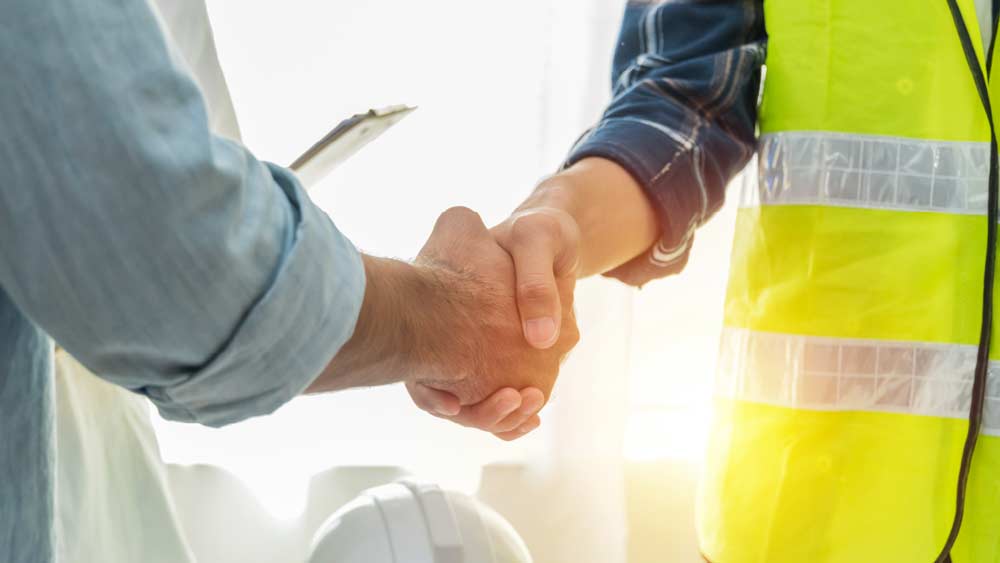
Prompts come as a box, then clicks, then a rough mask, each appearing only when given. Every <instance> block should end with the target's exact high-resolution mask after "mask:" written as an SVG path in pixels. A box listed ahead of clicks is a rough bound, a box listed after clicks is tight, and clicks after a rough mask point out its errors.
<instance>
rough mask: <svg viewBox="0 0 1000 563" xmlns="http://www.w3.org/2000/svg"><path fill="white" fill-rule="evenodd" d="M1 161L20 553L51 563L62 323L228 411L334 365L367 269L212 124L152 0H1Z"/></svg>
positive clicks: (150, 392)
mask: <svg viewBox="0 0 1000 563" xmlns="http://www.w3.org/2000/svg"><path fill="white" fill-rule="evenodd" d="M0 174H2V175H0V561H11V562H15V561H16V562H18V563H36V562H37V563H43V562H44V563H47V562H49V561H52V560H53V558H54V556H53V553H54V542H55V539H54V538H53V537H52V520H53V456H54V455H57V450H56V448H55V447H54V445H53V441H52V436H53V434H52V430H53V420H52V397H51V394H52V385H51V378H52V375H51V370H52V365H51V362H52V360H51V357H52V354H51V350H52V344H51V339H50V337H49V335H51V338H54V339H55V341H57V342H58V343H59V344H60V345H61V346H63V347H64V348H65V349H66V350H67V351H69V352H70V353H71V354H73V355H74V356H75V357H76V358H78V359H79V360H80V361H81V362H82V363H83V364H84V365H86V366H87V367H88V368H90V369H91V370H93V371H94V372H95V373H96V374H98V375H100V376H101V377H104V378H106V379H107V380H109V381H111V382H114V383H116V384H118V385H121V386H124V387H126V388H128V389H131V390H133V391H135V392H137V393H141V394H143V395H145V396H147V397H149V398H150V399H151V400H152V401H153V403H154V404H155V405H156V406H157V408H158V409H159V410H160V413H161V414H162V415H163V416H164V417H167V418H170V419H174V420H181V421H190V422H198V423H202V424H208V425H213V426H216V425H223V424H227V423H231V422H235V421H238V420H242V419H245V418H247V417H251V416H255V415H261V414H266V413H269V412H272V411H273V410H274V409H276V408H277V407H278V406H280V405H282V404H283V403H285V402H286V401H288V400H290V399H291V398H292V397H294V396H296V395H298V394H299V393H301V392H302V391H303V390H304V389H305V388H306V387H307V386H308V385H309V383H310V382H311V381H312V380H313V378H315V377H316V376H317V375H318V374H319V373H320V371H321V370H322V368H323V367H324V366H325V365H326V363H327V362H328V361H329V360H330V359H331V357H332V356H333V355H334V354H335V353H336V352H337V351H338V350H339V348H340V347H341V346H342V345H343V343H344V342H345V341H346V340H347V339H348V338H349V337H350V335H351V333H352V331H353V328H354V323H355V320H356V318H357V314H358V311H359V309H360V306H361V301H362V298H363V295H364V287H365V279H364V269H363V267H362V264H361V260H360V256H359V254H358V252H357V251H356V250H355V249H354V247H353V246H352V245H351V243H350V242H349V241H348V240H347V239H345V238H344V237H343V236H342V235H341V234H340V233H339V232H338V231H337V229H336V228H335V227H334V225H333V224H332V223H331V222H330V220H329V219H328V218H327V216H326V215H325V214H324V213H323V212H322V211H320V210H319V209H317V208H316V207H315V206H314V205H313V204H312V202H311V201H310V200H309V198H308V197H307V196H306V195H305V193H304V192H303V190H302V187H301V186H300V185H299V183H298V181H297V180H296V179H295V177H294V176H293V175H292V174H291V173H289V172H288V171H286V170H284V169H282V168H280V167H277V166H274V165H271V164H266V163H262V162H260V161H258V160H256V159H255V158H254V157H253V156H252V155H251V154H250V153H248V152H247V150H246V149H245V148H243V147H242V146H240V145H239V144H237V143H234V142H232V141H228V140H225V139H223V138H220V137H216V136H213V135H212V134H211V133H210V131H209V124H208V119H207V116H206V111H205V106H204V103H203V100H202V97H201V94H200V93H199V91H198V89H197V87H196V85H195V83H194V82H193V80H192V79H191V77H190V76H189V74H188V73H187V71H186V70H185V68H184V66H183V64H182V63H181V62H180V61H179V60H177V59H175V58H174V57H173V56H172V55H171V52H170V50H169V49H168V47H167V43H166V40H165V38H164V35H163V32H162V31H161V29H160V27H159V26H158V24H157V21H156V19H155V17H154V16H153V13H152V12H151V10H150V8H149V6H148V5H147V3H146V1H145V0H5V1H4V2H2V3H0ZM85 470H86V468H81V471H85ZM135 502H137V503H141V502H142V499H141V498H137V499H135Z"/></svg>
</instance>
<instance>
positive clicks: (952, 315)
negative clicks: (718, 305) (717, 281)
mask: <svg viewBox="0 0 1000 563" xmlns="http://www.w3.org/2000/svg"><path fill="white" fill-rule="evenodd" d="M955 6H956V7H957V8H958V9H959V12H960V19H959V20H958V21H959V22H962V23H964V24H965V26H966V27H967V28H968V38H966V41H964V42H963V41H962V40H961V39H960V36H959V32H958V31H957V29H958V23H957V22H956V20H955V19H954V18H953V13H952V11H951V9H950V7H949V4H948V2H947V1H946V0H920V2H913V1H912V0H876V1H871V0H838V1H833V0H766V1H765V19H766V24H767V29H768V59H767V76H766V82H765V88H764V97H763V102H762V105H761V109H760V125H761V139H760V143H759V150H758V159H759V184H758V185H757V186H756V187H755V188H754V189H753V190H752V191H751V192H750V193H748V194H745V196H744V199H743V200H742V201H741V209H740V211H739V213H738V218H737V227H736V238H735V244H734V251H733V262H732V267H731V278H730V284H729V289H728V294H727V299H726V308H725V311H726V318H725V329H724V333H723V338H722V345H721V357H720V360H719V374H718V390H717V395H718V400H717V408H716V420H715V424H714V430H713V435H712V439H711V442H710V445H709V458H708V464H707V469H706V474H705V476H704V479H703V482H702V486H701V490H700V493H699V508H698V527H699V535H700V541H701V546H702V549H703V551H704V553H705V556H706V557H707V558H708V559H709V560H711V561H712V562H713V563H751V562H752V563H798V562H803V561H809V562H810V563H857V562H866V563H867V562H880V563H911V562H932V561H934V560H935V558H936V557H937V556H938V554H939V552H940V550H941V549H942V547H943V546H944V545H945V540H946V538H947V537H948V534H949V531H950V529H951V526H952V521H953V517H954V514H955V504H956V490H957V488H958V474H959V466H960V462H961V458H962V452H963V447H964V446H965V441H966V434H967V429H968V427H969V425H968V421H967V417H968V415H969V410H970V405H971V404H972V403H973V401H972V395H973V377H974V372H975V368H976V364H977V353H978V344H979V337H980V328H981V322H982V307H983V279H984V277H983V273H984V270H983V265H984V262H985V257H986V247H987V244H986V239H987V236H986V234H987V223H986V214H987V202H988V192H989V182H988V179H989V177H990V160H991V145H990V141H991V129H990V123H989V120H988V119H987V114H986V110H985V108H984V104H983V101H982V100H981V97H980V92H979V91H978V90H977V86H976V82H975V80H974V78H973V77H974V74H973V71H972V70H971V67H970V63H969V57H970V56H971V57H974V59H973V60H974V64H976V65H979V66H981V67H982V69H983V73H984V74H986V68H987V66H988V65H986V63H985V61H986V58H987V57H986V53H987V51H988V48H984V46H983V45H982V44H980V37H981V34H980V32H979V23H978V22H979V18H978V17H977V16H978V15H980V14H984V15H983V18H984V19H985V21H986V22H989V21H990V14H989V11H990V10H978V11H977V6H976V4H974V2H973V0H959V1H958V2H957V4H956V5H955ZM980 7H981V6H980ZM986 7H987V8H989V6H986ZM988 25H990V27H991V28H992V25H991V24H988ZM987 80H989V81H990V82H989V84H988V86H987V90H988V91H989V92H990V94H988V95H989V97H991V98H992V100H993V101H996V100H1000V96H998V95H997V94H1000V83H998V82H997V81H996V80H995V79H992V80H991V79H989V78H988V77H987ZM996 333H997V331H994V342H996V340H997V339H996ZM992 348H993V355H994V356H995V357H1000V356H998V352H1000V349H998V347H997V346H996V345H995V344H994V346H993V347H992ZM995 367H996V366H994V365H993V364H991V369H990V374H989V376H988V378H987V380H986V381H987V385H986V400H985V418H984V423H983V427H982V431H981V435H980V437H979V440H978V447H977V450H976V453H975V457H974V461H973V464H972V471H971V477H970V479H969V482H968V487H967V500H966V502H965V503H964V508H965V518H964V523H963V526H962V528H961V532H960V534H959V536H958V541H957V543H956V545H955V547H954V549H953V550H952V552H951V553H952V557H953V560H954V562H955V563H986V562H995V561H1000V516H997V514H1000V377H996V375H995V371H996V370H995Z"/></svg>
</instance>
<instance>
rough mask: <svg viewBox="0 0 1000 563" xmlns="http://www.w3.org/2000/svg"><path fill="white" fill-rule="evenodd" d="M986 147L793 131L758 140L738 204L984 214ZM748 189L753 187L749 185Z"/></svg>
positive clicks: (769, 135)
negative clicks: (754, 166)
mask: <svg viewBox="0 0 1000 563" xmlns="http://www.w3.org/2000/svg"><path fill="white" fill-rule="evenodd" d="M989 152H990V147H989V143H962V142H946V141H924V140H919V139H905V138H900V137H879V136H874V135H849V134H842V133H827V132H812V131H792V132H782V133H770V134H767V135H763V136H762V137H761V139H760V142H759V146H758V160H757V163H758V172H759V179H758V180H759V181H758V182H757V186H753V185H751V186H748V188H747V189H745V190H744V193H743V195H742V198H741V201H740V205H741V206H742V207H756V206H758V205H829V206H838V207H862V208H869V209H892V210H901V211H934V212H941V213H962V214H981V215H985V214H986V203H987V184H988V178H989V167H990V159H989ZM750 184H752V183H750Z"/></svg>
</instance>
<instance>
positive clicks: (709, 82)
mask: <svg viewBox="0 0 1000 563" xmlns="http://www.w3.org/2000/svg"><path fill="white" fill-rule="evenodd" d="M765 47H766V35H765V31H764V22H763V6H762V0H716V1H711V2H709V1H703V0H678V1H672V2H662V1H654V0H634V1H630V2H629V3H628V4H627V6H626V9H625V17H624V22H623V24H622V28H621V33H620V36H619V42H618V47H617V49H616V52H615V59H614V68H613V73H612V81H613V96H614V97H613V99H612V101H611V103H610V104H609V105H608V107H607V109H606V111H605V113H604V116H603V118H602V120H601V121H600V123H598V124H597V125H596V126H595V127H594V128H593V129H591V130H590V131H589V132H588V133H587V134H586V135H584V136H583V137H582V138H581V140H580V141H579V142H578V143H577V145H576V146H575V147H574V148H573V150H572V151H571V153H570V156H569V158H568V160H567V166H568V165H572V164H573V163H575V162H577V161H579V160H581V159H583V158H587V157H601V158H606V159H610V160H613V161H615V162H617V163H618V164H620V165H621V166H622V167H623V168H625V169H626V170H627V171H628V172H629V173H631V175H632V176H633V177H634V178H635V179H636V181H637V182H639V184H640V185H641V186H642V188H643V189H644V191H645V193H646V195H647V196H648V197H649V200H650V202H651V204H652V205H653V208H654V210H655V211H656V214H657V217H658V219H659V223H660V230H661V234H662V236H661V238H660V240H659V241H658V242H657V243H656V244H655V245H654V246H653V247H652V248H650V249H649V251H648V252H646V253H645V254H643V255H641V256H639V257H637V258H635V259H634V260H632V261H631V262H628V263H626V264H624V265H623V266H621V267H619V268H617V269H615V270H613V271H611V272H609V273H608V275H609V276H611V277H615V278H618V279H620V280H622V281H624V282H626V283H629V284H632V285H641V284H643V283H645V282H647V281H650V280H652V279H654V278H658V277H662V276H665V275H668V274H673V273H677V272H679V271H680V270H681V269H683V267H684V265H685V264H686V263H687V258H688V255H689V253H690V250H691V245H692V242H693V240H694V233H695V230H696V229H697V227H699V226H700V225H702V224H703V223H704V222H705V221H707V220H708V219H709V218H710V217H711V216H712V215H713V214H714V213H715V212H716V211H718V210H719V209H720V208H721V207H722V204H723V202H724V200H725V188H726V186H727V185H728V184H729V182H730V180H732V178H733V177H734V176H736V175H737V174H738V173H739V172H740V170H741V169H742V168H743V167H744V166H745V165H746V163H747V161H748V160H749V159H750V157H751V156H752V155H753V151H754V144H755V128H756V117H757V112H756V106H757V97H758V90H759V86H760V69H761V65H762V64H763V62H764V52H765Z"/></svg>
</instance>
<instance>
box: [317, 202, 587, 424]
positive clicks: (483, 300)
mask: <svg viewBox="0 0 1000 563" xmlns="http://www.w3.org/2000/svg"><path fill="white" fill-rule="evenodd" d="M579 240H580V234H579V229H578V227H577V224H576V222H575V221H574V220H573V218H572V217H571V216H570V215H569V214H567V213H566V212H565V211H562V210H559V209H556V208H552V207H534V208H531V209H530V210H527V211H523V212H520V213H516V214H514V215H513V216H511V217H510V218H509V219H507V220H506V221H504V222H503V223H501V224H500V225H498V226H496V227H494V228H493V229H487V228H486V226H485V225H484V224H483V222H482V220H481V219H480V217H479V215H478V214H476V213H475V212H473V211H471V210H469V209H466V208H460V207H458V208H453V209H449V210H448V211H445V212H444V213H443V214H442V215H441V216H440V218H439V219H438V221H437V224H436V225H435V226H434V230H433V232H432V234H431V236H430V238H429V239H428V241H427V243H426V244H425V245H424V247H423V249H422V250H421V251H420V254H419V255H418V256H417V258H416V260H415V261H414V262H413V263H412V264H409V263H405V262H400V261H396V260H388V259H381V258H373V257H368V256H365V257H364V261H365V270H366V274H367V288H366V293H365V299H364V304H363V305H362V310H361V313H360V315H359V319H358V323H357V326H356V328H355V332H354V335H353V336H352V338H351V340H350V341H349V342H348V343H347V344H345V345H344V347H343V348H342V349H341V350H340V352H339V353H338V354H337V356H336V357H335V358H334V359H333V361H331V363H330V365H329V366H328V367H327V369H326V370H325V371H324V374H323V375H322V376H320V378H319V379H318V380H317V382H316V383H314V384H313V386H312V387H311V388H310V392H322V391H335V390H339V389H345V388H349V387H358V386H370V385H380V384H388V383H394V382H398V381H403V382H404V383H405V384H406V388H407V390H408V391H409V393H410V396H411V397H412V399H413V401H414V403H416V405H417V406H418V407H420V408H421V409H423V410H425V411H427V412H429V413H431V414H433V415H435V416H438V417H441V418H445V419H448V420H451V421H454V422H456V423H458V424H461V425H464V426H469V427H473V428H478V429H481V430H485V431H487V432H491V433H493V434H495V435H496V436H498V437H499V438H501V439H504V440H513V439H516V438H519V437H521V436H523V435H525V434H527V433H528V432H530V431H532V430H534V429H535V428H536V427H538V425H539V424H540V421H539V418H538V412H539V411H540V410H541V409H542V407H543V406H544V405H545V403H546V402H547V400H548V397H549V394H550V392H551V391H552V388H553V386H554V385H555V380H556V377H557V375H558V373H559V366H560V363H561V362H562V360H563V358H564V357H565V356H566V354H567V353H568V352H569V351H570V349H571V348H573V346H574V345H575V344H576V343H577V341H578V340H579V333H578V331H577V327H576V320H575V316H574V314H573V289H574V286H575V284H576V279H577V273H578V257H579Z"/></svg>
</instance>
